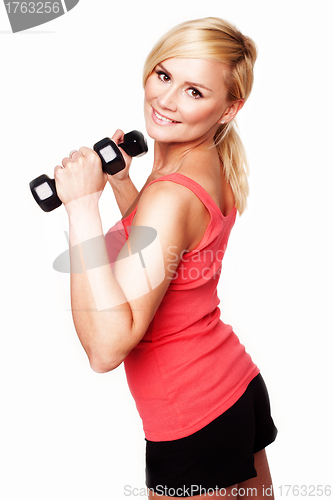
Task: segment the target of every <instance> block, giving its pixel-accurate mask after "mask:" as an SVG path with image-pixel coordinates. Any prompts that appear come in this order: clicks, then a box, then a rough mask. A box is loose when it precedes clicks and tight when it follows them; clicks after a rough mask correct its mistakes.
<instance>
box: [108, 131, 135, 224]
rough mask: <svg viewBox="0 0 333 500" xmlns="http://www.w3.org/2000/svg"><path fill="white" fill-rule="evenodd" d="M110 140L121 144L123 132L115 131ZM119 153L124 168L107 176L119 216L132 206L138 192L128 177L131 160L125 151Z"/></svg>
mask: <svg viewBox="0 0 333 500" xmlns="http://www.w3.org/2000/svg"><path fill="white" fill-rule="evenodd" d="M112 140H113V141H114V142H115V143H116V144H117V145H118V144H120V143H122V142H123V140H124V132H123V131H122V130H120V129H118V130H116V132H115V133H114V134H113V136H112ZM121 151H122V155H123V157H124V160H125V164H126V166H125V168H124V169H123V170H121V171H120V172H118V173H117V174H115V175H108V181H109V184H110V185H111V187H112V190H113V192H114V195H115V198H116V201H117V204H118V207H119V210H120V212H121V215H124V213H125V212H126V211H127V209H128V208H129V207H130V206H131V205H132V203H133V201H134V200H135V198H136V197H137V195H138V190H137V189H136V187H135V186H134V184H133V182H132V180H131V179H130V177H129V168H130V166H131V162H132V158H131V157H130V156H128V155H127V154H126V153H125V151H123V150H121Z"/></svg>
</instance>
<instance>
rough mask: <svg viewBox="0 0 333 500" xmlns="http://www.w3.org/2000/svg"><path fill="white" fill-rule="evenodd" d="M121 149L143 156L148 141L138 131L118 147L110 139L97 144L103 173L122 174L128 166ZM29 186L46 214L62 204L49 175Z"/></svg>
mask: <svg viewBox="0 0 333 500" xmlns="http://www.w3.org/2000/svg"><path fill="white" fill-rule="evenodd" d="M119 147H120V148H121V149H123V150H124V151H125V153H127V154H128V155H129V156H132V157H135V156H143V155H144V154H145V153H147V151H148V146H147V141H146V139H145V138H144V136H143V134H142V133H141V132H139V131H138V130H133V131H132V132H128V133H127V134H125V135H124V142H123V143H121V144H119V145H118V146H117V145H116V143H115V142H113V141H112V140H111V139H109V138H108V137H106V138H105V139H102V140H101V141H99V142H96V144H95V145H94V151H96V153H97V154H98V156H99V157H100V159H101V162H102V169H103V172H106V173H107V174H109V175H114V174H116V173H117V172H120V171H121V170H123V169H124V168H125V166H126V163H125V160H124V158H123V155H122V154H121V151H120V149H119ZM29 186H30V190H31V193H32V195H33V197H34V198H35V200H36V202H37V203H38V205H39V206H40V207H41V209H42V210H44V212H51V211H52V210H54V209H55V208H58V207H60V205H61V204H62V201H61V200H60V198H59V197H58V195H57V190H56V186H55V180H54V179H50V178H49V177H48V176H47V175H45V174H43V175H40V176H39V177H37V178H36V179H34V180H33V181H31V182H30V184H29Z"/></svg>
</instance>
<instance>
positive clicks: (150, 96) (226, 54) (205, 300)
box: [55, 18, 277, 498]
mask: <svg viewBox="0 0 333 500" xmlns="http://www.w3.org/2000/svg"><path fill="white" fill-rule="evenodd" d="M255 60H256V48H255V45H254V43H253V41H252V40H251V39H250V38H248V37H245V36H243V35H242V34H241V33H240V32H239V31H237V29H236V28H235V27H233V26H232V25H230V24H229V23H227V22H225V21H223V20H221V19H218V18H206V19H200V20H196V21H190V22H186V23H183V24H181V25H179V26H177V27H175V28H174V29H172V30H171V31H170V32H169V33H167V34H166V35H165V36H164V37H163V38H162V39H161V40H160V41H159V42H158V43H157V45H156V46H155V47H154V49H153V50H152V51H151V53H150V54H149V56H148V59H147V61H146V65H145V69H144V88H145V107H144V109H145V120H146V127H147V132H148V134H149V136H150V137H151V138H153V139H154V148H155V149H154V164H153V168H152V172H151V174H150V176H149V177H148V179H147V181H146V183H145V185H144V187H143V188H142V190H141V191H140V193H138V191H137V190H136V188H135V187H134V185H133V183H132V181H131V180H130V177H129V167H130V158H129V157H128V156H126V154H125V153H124V157H125V159H126V168H125V169H124V170H123V171H121V172H119V173H118V174H116V175H115V176H112V177H111V176H110V177H108V176H107V174H104V173H103V172H102V169H101V164H100V160H99V158H98V156H97V155H96V154H95V153H94V151H92V150H91V149H88V148H81V149H80V151H74V152H72V153H71V154H70V157H69V158H65V159H64V160H63V162H62V166H57V167H56V168H55V179H56V182H57V191H58V194H59V196H60V198H61V200H62V201H63V203H64V204H65V207H66V210H67V212H68V216H69V229H70V244H71V265H72V266H73V271H72V274H71V300H72V311H73V318H74V324H75V328H76V331H77V333H78V336H79V338H80V341H81V343H82V345H83V347H84V349H85V351H86V353H87V355H88V357H89V361H90V364H91V367H92V368H93V369H94V370H95V371H97V372H106V371H110V370H113V369H115V368H116V367H117V366H118V365H120V364H121V363H122V362H123V361H124V364H125V369H126V374H127V379H128V383H129V387H130V390H131V392H132V394H133V397H134V398H135V401H136V405H137V408H138V411H139V413H140V416H141V418H142V421H143V428H144V432H145V437H146V441H147V442H146V446H147V447H146V483H147V486H148V488H149V495H150V496H149V498H153V497H155V496H158V498H169V497H172V496H176V497H186V496H187V497H196V498H204V497H209V498H220V497H221V496H223V495H224V496H228V495H229V496H237V492H238V491H240V490H239V488H243V489H242V491H241V496H242V497H243V498H244V497H246V496H247V492H248V491H249V492H250V493H248V496H254V495H255V496H256V497H257V498H260V497H262V496H264V493H263V491H265V493H266V496H267V495H268V494H271V496H272V494H273V493H272V488H271V487H272V483H271V476H270V472H269V467H268V464H267V459H266V454H265V447H266V446H267V445H268V444H270V443H271V442H272V441H274V439H275V436H276V433H277V430H276V428H275V426H274V423H273V420H272V418H271V415H270V405H269V399H268V394H267V390H266V387H265V384H264V382H263V379H262V377H261V374H260V373H259V369H258V367H257V366H256V365H255V364H254V363H253V361H252V359H251V357H250V356H249V354H248V353H247V352H246V351H245V348H244V346H242V345H241V344H240V342H239V340H238V338H237V336H236V335H235V333H234V332H233V330H232V327H231V326H230V325H227V324H225V323H223V321H222V320H221V319H220V309H219V307H218V305H219V299H218V296H217V291H216V288H217V284H218V280H219V276H220V270H221V261H222V258H223V255H224V252H225V250H226V246H227V242H228V237H229V234H230V231H231V229H232V227H233V225H234V222H235V219H236V214H237V211H238V213H239V214H241V213H242V212H243V211H244V209H245V207H246V197H247V193H248V184H247V177H246V158H245V155H244V150H243V147H242V143H241V141H240V139H239V136H238V134H237V132H236V129H235V117H236V115H237V113H238V112H239V110H240V109H241V108H242V107H243V105H244V103H245V101H246V100H247V98H248V97H249V94H250V91H251V88H252V82H253V65H254V62H255ZM122 137H123V132H122V131H120V130H118V131H117V132H116V133H115V135H114V137H113V139H114V140H115V142H117V143H119V142H121V140H122ZM107 181H109V182H110V184H111V186H112V188H113V191H114V194H115V196H116V199H117V202H118V205H119V208H120V211H121V213H122V216H123V217H122V219H121V221H119V222H118V223H117V224H116V226H115V227H114V228H112V230H110V232H109V233H108V236H110V235H111V236H112V235H114V239H113V242H111V243H110V241H111V240H112V239H111V240H110V239H109V238H107V244H106V242H105V240H106V238H104V236H103V232H102V225H101V220H100V214H99V210H98V200H99V197H100V194H101V192H102V191H103V189H104V186H105V184H106V182H107ZM142 226H144V227H148V228H152V230H154V234H155V235H156V238H155V245H152V246H150V247H149V245H148V247H147V248H145V249H144V247H145V245H144V244H143V239H142V232H140V230H139V229H140V227H141V228H142ZM121 230H122V231H121ZM122 236H123V239H122ZM117 245H118V249H117ZM149 248H150V250H149ZM75 249H76V250H77V249H79V252H76V251H75ZM137 249H141V250H142V251H141V257H140V258H139V253H140V252H138V251H137ZM115 250H117V252H116V254H117V258H116V260H115V259H112V256H114V255H115ZM97 255H98V263H99V264H98V266H97V265H93V266H92V265H91V259H92V257H96V256H97ZM142 256H143V261H144V264H143V261H142ZM96 258H97V257H96ZM76 260H79V261H80V263H81V264H83V268H84V269H85V271H84V272H81V273H75V272H74V268H75V265H76ZM110 260H115V262H112V265H111V266H110V263H109V261H110ZM95 262H97V261H95ZM112 266H113V267H112ZM249 488H251V489H249ZM253 488H256V490H254V489H253ZM267 492H268V493H267ZM162 494H163V496H161V495H162Z"/></svg>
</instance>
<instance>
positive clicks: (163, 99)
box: [157, 88, 177, 111]
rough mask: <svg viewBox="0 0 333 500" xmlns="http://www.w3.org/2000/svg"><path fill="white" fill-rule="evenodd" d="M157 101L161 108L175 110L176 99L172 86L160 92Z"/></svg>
mask: <svg viewBox="0 0 333 500" xmlns="http://www.w3.org/2000/svg"><path fill="white" fill-rule="evenodd" d="M157 102H158V104H159V106H160V107H161V108H164V109H168V110H170V111H177V99H176V95H175V91H174V89H172V88H169V89H168V90H166V91H164V92H163V93H161V94H160V95H159V97H158V99H157Z"/></svg>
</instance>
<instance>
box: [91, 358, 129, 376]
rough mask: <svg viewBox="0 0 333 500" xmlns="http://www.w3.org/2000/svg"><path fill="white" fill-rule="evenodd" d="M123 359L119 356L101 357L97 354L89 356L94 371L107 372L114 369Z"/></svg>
mask: <svg viewBox="0 0 333 500" xmlns="http://www.w3.org/2000/svg"><path fill="white" fill-rule="evenodd" d="M122 362H123V359H120V358H108V359H105V358H102V357H99V356H89V363H90V367H91V369H92V370H93V371H94V372H96V373H107V372H111V371H112V370H115V369H116V368H117V367H118V366H119V365H121V363H122Z"/></svg>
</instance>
